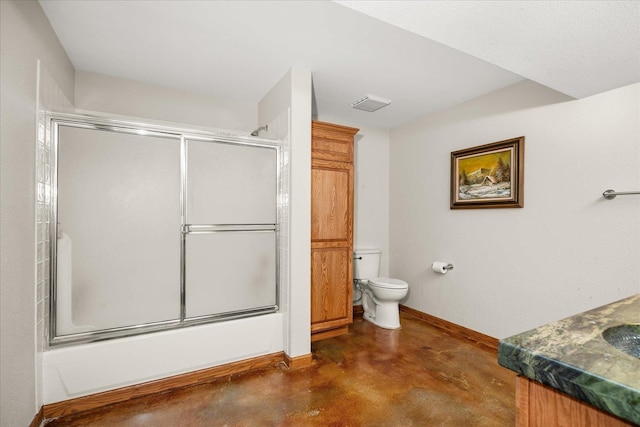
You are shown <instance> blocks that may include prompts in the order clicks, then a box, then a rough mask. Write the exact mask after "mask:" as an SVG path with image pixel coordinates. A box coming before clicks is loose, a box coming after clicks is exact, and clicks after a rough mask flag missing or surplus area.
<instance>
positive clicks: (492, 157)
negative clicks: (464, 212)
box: [450, 136, 524, 209]
mask: <svg viewBox="0 0 640 427" xmlns="http://www.w3.org/2000/svg"><path fill="white" fill-rule="evenodd" d="M450 207H451V209H482V208H521V207H524V136H521V137H518V138H513V139H507V140H504V141H498V142H493V143H491V144H486V145H480V146H478V147H472V148H467V149H465V150H459V151H454V152H452V153H451V206H450Z"/></svg>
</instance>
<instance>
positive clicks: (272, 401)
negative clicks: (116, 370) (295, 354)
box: [45, 315, 515, 427]
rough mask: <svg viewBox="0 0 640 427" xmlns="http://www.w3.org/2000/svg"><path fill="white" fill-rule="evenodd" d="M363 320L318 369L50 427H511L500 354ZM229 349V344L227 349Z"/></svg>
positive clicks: (278, 373) (330, 348)
mask: <svg viewBox="0 0 640 427" xmlns="http://www.w3.org/2000/svg"><path fill="white" fill-rule="evenodd" d="M401 322H402V329H399V330H393V331H391V330H386V329H381V328H378V327H376V326H374V325H373V324H371V323H369V322H367V321H364V320H363V319H362V316H358V315H356V316H355V319H354V323H353V325H352V327H350V330H349V334H347V335H343V336H340V337H336V338H330V339H327V340H323V341H319V342H316V343H313V345H312V351H313V363H312V365H311V366H309V367H305V368H300V369H295V370H290V369H287V368H286V367H285V366H284V365H279V366H276V367H274V368H268V369H261V370H257V371H253V372H248V373H243V374H237V375H232V376H230V377H226V378H221V379H218V380H215V381H213V382H211V383H207V384H202V385H198V386H193V387H188V388H183V389H179V390H174V391H171V392H167V393H160V394H157V395H154V396H151V397H143V398H138V399H133V400H131V401H127V402H123V403H119V404H114V405H110V406H107V407H104V408H100V409H96V410H93V411H88V412H85V413H80V414H74V415H70V416H67V417H62V418H58V419H55V420H50V421H48V422H46V424H45V425H46V426H47V427H54V426H119V427H127V426H172V427H173V426H184V427H187V426H188V427H191V426H513V425H515V374H514V373H513V372H511V371H509V370H507V369H504V368H502V367H500V366H498V363H497V361H496V358H497V356H496V354H495V351H490V350H487V349H484V348H481V347H478V346H476V345H474V344H472V343H471V342H468V341H466V340H463V339H460V338H456V337H452V336H449V335H447V334H445V333H444V332H442V331H441V330H439V329H437V328H434V327H432V326H431V325H429V324H427V323H425V322H423V321H421V320H418V319H415V318H413V317H409V316H406V315H402V316H401ZM221 345H223V343H221Z"/></svg>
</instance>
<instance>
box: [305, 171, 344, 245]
mask: <svg viewBox="0 0 640 427" xmlns="http://www.w3.org/2000/svg"><path fill="white" fill-rule="evenodd" d="M352 240H353V164H351V163H343V162H332V161H326V160H312V161H311V241H312V242H325V243H330V242H341V244H342V246H344V245H351V242H352Z"/></svg>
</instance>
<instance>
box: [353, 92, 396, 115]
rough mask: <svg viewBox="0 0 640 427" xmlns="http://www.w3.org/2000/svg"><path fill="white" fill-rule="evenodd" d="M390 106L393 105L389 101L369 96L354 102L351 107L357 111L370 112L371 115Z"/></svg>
mask: <svg viewBox="0 0 640 427" xmlns="http://www.w3.org/2000/svg"><path fill="white" fill-rule="evenodd" d="M389 104H391V101H390V100H389V99H384V98H379V97H377V96H371V95H367V96H365V97H364V98H361V99H358V100H357V101H355V102H352V103H351V107H353V108H355V109H357V110H362V111H368V112H370V113H371V112H373V111H376V110H379V109H381V108H382V107H386V106H387V105H389Z"/></svg>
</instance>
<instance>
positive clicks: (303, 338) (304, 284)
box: [258, 68, 311, 357]
mask: <svg viewBox="0 0 640 427" xmlns="http://www.w3.org/2000/svg"><path fill="white" fill-rule="evenodd" d="M283 116H284V117H286V116H289V120H286V119H283ZM258 121H259V123H260V125H261V126H264V125H265V124H271V126H272V127H273V125H274V124H277V123H279V124H280V126H277V127H278V129H276V131H275V132H276V134H277V135H276V136H278V137H279V138H285V139H286V140H287V141H288V150H287V151H288V153H286V154H285V156H288V160H286V159H285V168H284V169H283V172H286V169H288V170H289V182H288V183H286V184H285V186H286V188H288V200H287V201H286V202H285V203H288V206H289V209H288V218H287V222H288V224H287V225H288V229H287V227H286V226H285V227H284V229H283V230H281V234H283V235H284V236H285V237H288V239H289V242H290V246H289V252H288V254H285V255H288V259H287V260H285V261H284V262H283V261H281V266H282V267H283V268H286V269H288V271H287V272H286V273H285V274H287V280H288V286H285V287H281V293H280V305H281V309H282V312H283V313H284V315H285V318H286V320H285V325H284V328H285V329H284V346H285V352H286V353H287V354H288V355H289V356H290V357H297V356H303V355H307V354H309V353H310V352H311V317H310V312H311V308H310V307H311V301H310V298H311V293H310V287H311V284H310V280H311V279H310V277H311V274H310V271H311V265H310V262H311V261H310V260H311V247H310V243H309V242H311V72H310V71H309V70H304V69H297V68H292V69H291V70H289V72H288V73H287V74H285V76H284V77H283V78H282V79H281V80H280V81H279V82H278V83H277V84H276V85H275V86H274V87H273V88H272V89H271V90H270V91H269V93H268V94H266V95H265V97H264V98H263V99H262V100H261V101H260V103H259V105H258ZM283 123H285V125H284V126H283V125H282V124H283ZM286 124H288V127H289V129H288V132H287V130H286V129H282V128H283V127H284V128H286V127H287V126H286ZM278 133H279V134H278ZM281 255H282V253H281Z"/></svg>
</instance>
